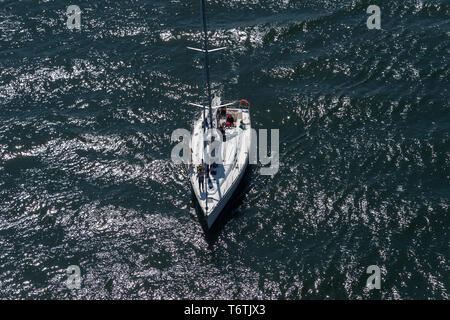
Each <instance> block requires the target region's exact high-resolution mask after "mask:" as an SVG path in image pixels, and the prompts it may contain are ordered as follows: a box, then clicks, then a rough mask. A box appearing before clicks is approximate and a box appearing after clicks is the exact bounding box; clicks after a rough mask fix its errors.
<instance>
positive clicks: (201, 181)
mask: <svg viewBox="0 0 450 320" xmlns="http://www.w3.org/2000/svg"><path fill="white" fill-rule="evenodd" d="M197 178H198V188H199V190H200V192H204V191H205V166H204V165H203V159H202V164H199V165H198V166H197Z"/></svg>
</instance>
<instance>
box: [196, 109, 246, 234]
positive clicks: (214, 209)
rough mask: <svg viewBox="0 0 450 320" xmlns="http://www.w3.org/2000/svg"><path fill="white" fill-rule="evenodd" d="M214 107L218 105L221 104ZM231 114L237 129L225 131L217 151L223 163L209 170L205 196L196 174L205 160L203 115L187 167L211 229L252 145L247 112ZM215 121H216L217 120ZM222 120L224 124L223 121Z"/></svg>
mask: <svg viewBox="0 0 450 320" xmlns="http://www.w3.org/2000/svg"><path fill="white" fill-rule="evenodd" d="M217 103H219V104H220V100H219V102H216V104H217ZM213 106H214V105H213ZM230 112H231V114H232V115H233V116H234V118H235V119H236V122H235V123H236V126H235V127H233V128H227V129H226V142H222V143H221V146H220V149H219V150H220V154H221V158H222V162H223V163H219V164H218V165H217V167H216V168H212V167H211V169H210V175H209V179H205V189H206V188H207V192H200V187H199V182H198V178H197V174H196V170H195V168H196V167H197V165H199V164H200V163H202V159H203V158H204V152H203V150H202V148H203V146H204V144H205V143H204V141H203V128H202V123H203V115H201V117H200V119H199V120H198V121H196V122H195V124H194V129H193V134H192V140H191V149H192V165H191V166H190V167H189V178H190V181H191V184H192V188H193V190H194V193H195V196H196V198H197V200H198V203H199V205H200V207H201V209H202V211H203V214H204V216H205V217H206V221H207V224H208V227H211V226H212V224H213V223H214V221H215V220H216V219H217V217H218V216H219V214H220V212H221V211H222V209H223V208H224V207H225V205H226V203H227V202H228V200H229V199H230V197H231V195H232V194H233V192H234V191H235V189H236V187H237V186H238V184H239V182H240V181H241V179H242V177H243V175H244V172H245V169H246V167H247V165H248V156H249V150H250V143H251V130H250V128H251V124H250V114H249V110H248V109H240V108H228V109H227V113H230ZM213 113H214V114H216V112H215V109H213ZM208 118H209V116H208ZM214 118H216V116H214ZM214 120H215V121H216V120H217V118H216V119H214ZM221 120H222V121H224V120H225V119H221ZM220 138H221V136H220ZM207 150H208V148H207Z"/></svg>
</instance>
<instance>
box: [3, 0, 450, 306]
mask: <svg viewBox="0 0 450 320" xmlns="http://www.w3.org/2000/svg"><path fill="white" fill-rule="evenodd" d="M70 4H75V5H79V6H80V8H81V10H82V14H81V30H68V29H67V27H66V15H65V12H66V8H67V6H68V5H69V3H68V2H64V1H56V0H55V1H52V0H49V1H37V0H33V1H32V0H29V1H17V0H14V1H12V0H4V1H0V298H4V299H5V298H6V299H10V298H30V299H41V298H52V299H79V298H83V299H93V298H125V299H183V298H200V299H204V298H207V299H218V298H227V299H235V298H240V299H259V298H265V299H300V298H301V299H324V298H327V299H380V298H381V299H397V298H399V299H428V298H431V299H448V298H449V287H450V286H449V284H450V283H449V279H450V278H449V275H450V270H449V269H450V268H449V263H448V260H449V256H450V250H449V241H450V235H449V229H450V228H449V227H450V215H449V212H450V210H449V206H450V199H449V198H450V187H449V186H450V184H449V182H450V170H449V164H450V139H449V131H450V104H449V100H450V99H449V98H450V93H449V87H450V86H449V78H450V75H449V57H450V52H449V50H450V46H449V43H450V41H449V36H450V1H448V0H446V1H444V0H441V1H422V0H405V1H400V0H393V1H375V0H374V1H365V0H364V1H360V0H353V1H350V0H341V1H331V0H317V1H294V0H291V1H289V0H284V1H281V0H277V1H276V0H265V1H263V0H261V1H257V0H241V1H218V0H215V1H209V2H208V18H209V25H210V29H211V30H212V33H211V42H212V43H211V45H212V46H214V47H217V46H228V48H229V49H228V50H227V51H224V52H220V53H215V54H214V55H213V56H212V63H211V73H212V79H213V85H214V89H215V91H216V92H219V93H220V95H221V96H222V97H223V99H224V100H227V101H230V100H233V99H240V98H246V99H247V100H249V101H250V103H251V107H252V108H251V116H252V121H253V127H255V128H256V129H260V128H265V129H272V128H274V129H276V128H278V129H280V162H281V165H280V170H279V172H278V173H277V175H275V176H274V177H273V178H272V177H268V176H261V175H260V174H259V170H258V169H259V167H258V166H254V167H253V168H252V169H251V170H250V172H249V175H248V183H247V185H246V186H245V188H244V189H243V191H242V192H241V194H240V198H241V200H240V202H239V203H238V205H237V206H235V208H234V209H233V210H232V211H231V212H230V213H229V214H230V216H231V217H232V218H231V219H230V220H229V221H228V223H226V224H225V225H224V227H223V228H222V229H221V230H220V232H219V233H218V234H217V236H216V238H217V239H215V240H214V241H211V240H210V239H209V238H208V237H206V236H205V233H204V232H203V229H202V227H201V225H200V223H199V221H198V218H197V215H196V214H195V209H194V204H193V202H192V196H191V191H190V189H189V185H188V180H187V175H186V173H185V170H183V168H182V167H181V166H176V165H174V164H173V163H172V162H171V161H170V153H171V150H172V147H173V146H174V144H172V143H171V141H170V137H171V133H172V131H173V130H174V129H176V128H186V129H189V128H190V124H191V122H192V119H193V118H195V117H197V112H198V111H197V110H195V109H194V108H193V107H191V106H189V105H187V103H188V102H199V101H201V94H202V70H201V61H200V56H199V55H198V54H196V53H194V52H190V51H188V50H186V46H199V44H198V41H199V40H200V27H199V23H200V18H199V1H197V0H195V1H162V0H161V1H154V0H147V1H144V0H134V1H132V0H122V1H112V0H89V1H85V0H76V1H73V3H70ZM371 4H377V5H379V6H380V8H381V28H382V29H381V30H368V28H367V25H366V20H367V18H368V17H369V14H367V13H366V9H367V7H368V6H369V5H371ZM70 265H77V266H79V267H80V269H81V278H82V282H81V288H80V289H78V290H76V289H75V290H70V289H68V288H67V286H66V280H67V274H66V269H67V267H68V266H70ZM370 265H377V266H379V267H380V269H381V289H380V290H377V289H375V290H372V291H369V290H368V289H367V288H366V280H367V277H368V276H369V275H368V274H366V269H367V267H368V266H370Z"/></svg>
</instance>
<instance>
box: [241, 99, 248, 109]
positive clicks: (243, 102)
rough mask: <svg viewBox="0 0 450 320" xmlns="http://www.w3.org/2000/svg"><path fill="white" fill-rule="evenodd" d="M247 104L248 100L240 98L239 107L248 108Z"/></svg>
mask: <svg viewBox="0 0 450 320" xmlns="http://www.w3.org/2000/svg"><path fill="white" fill-rule="evenodd" d="M249 105H250V104H249V103H248V101H247V100H245V99H242V100H241V101H240V102H239V107H242V106H245V107H246V108H248V106H249Z"/></svg>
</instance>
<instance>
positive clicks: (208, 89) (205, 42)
mask: <svg viewBox="0 0 450 320" xmlns="http://www.w3.org/2000/svg"><path fill="white" fill-rule="evenodd" d="M205 10H206V0H200V12H201V18H202V25H203V53H204V57H203V69H204V70H205V86H206V88H205V89H206V94H205V98H206V100H207V103H208V104H207V106H208V110H209V127H210V128H211V129H212V126H213V121H212V120H213V119H212V118H213V113H212V105H211V103H212V97H211V79H210V76H209V51H208V28H207V26H206V14H205ZM204 114H205V112H204V111H203V115H204Z"/></svg>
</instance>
